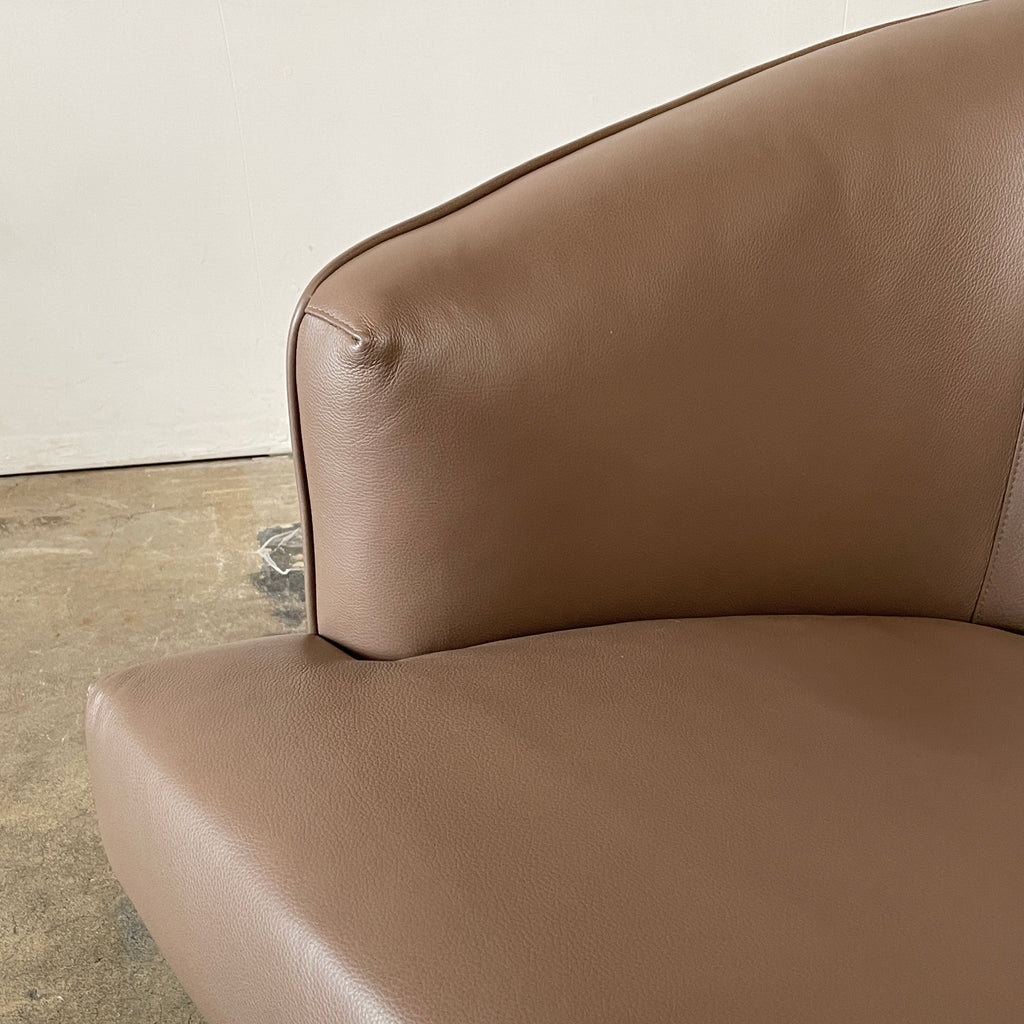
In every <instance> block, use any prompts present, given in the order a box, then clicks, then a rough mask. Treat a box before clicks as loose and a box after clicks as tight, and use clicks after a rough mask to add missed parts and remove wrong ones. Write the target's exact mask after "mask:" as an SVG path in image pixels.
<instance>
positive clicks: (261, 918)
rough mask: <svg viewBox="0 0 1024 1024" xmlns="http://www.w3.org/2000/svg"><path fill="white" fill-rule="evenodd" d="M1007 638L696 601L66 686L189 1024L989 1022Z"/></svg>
mask: <svg viewBox="0 0 1024 1024" xmlns="http://www.w3.org/2000/svg"><path fill="white" fill-rule="evenodd" d="M1022 682H1024V637H1020V636H1016V635H1014V634H1011V633H1008V632H1003V631H999V630H993V629H989V628H986V627H983V626H977V625H969V624H962V623H955V622H949V621H935V620H920V619H899V618H893V619H870V618H828V617H818V618H814V617H808V618H804V617H777V618H774V617H762V618H757V617H754V618H721V619H711V620H691V621H663V622H654V623H634V624H627V625H617V626H608V627H600V628H597V629H589V630H580V631H575V632H570V633H564V634H556V635H548V636H543V637H536V638H527V639H517V640H509V641H503V642H499V643H496V644H491V645H487V646H483V647H478V648H473V649H469V650H463V651H457V652H452V653H442V654H433V655H426V656H423V657H419V658H414V659H410V660H406V661H402V662H390V663H389V662H377V663H374V662H362V661H354V660H351V659H349V658H348V657H346V656H345V655H344V654H341V653H339V652H338V651H337V650H336V649H334V648H332V647H331V646H330V645H329V644H328V643H326V642H325V641H323V640H321V639H318V638H315V637H301V638H300V637H282V638H275V639H270V640H260V641H255V642H252V643H249V644H243V645H236V646H233V647H228V648H223V649H220V650H216V651H210V652H208V653H205V654H198V655H193V656H188V657H182V658H178V659H175V660H173V661H168V662H164V663H161V664H158V665H154V666H149V667H144V668H139V669H134V670H131V671H129V672H126V673H124V674H122V675H120V676H118V677H116V678H114V679H112V680H107V681H106V682H104V683H103V684H101V685H100V687H99V688H98V689H96V690H95V692H94V693H93V694H92V699H91V704H90V710H89V716H88V728H89V749H90V756H91V759H92V765H93V771H94V777H95V792H96V803H97V808H98V810H99V814H100V820H101V824H102V828H103V835H104V840H105V842H106V845H107V849H108V851H109V854H110V858H111V861H112V863H113V865H114V867H115V869H116V871H117V873H118V875H119V877H120V878H121V879H122V881H123V882H124V884H125V887H126V888H127V891H128V893H129V894H130V896H131V897H132V899H133V900H134V901H135V902H136V904H137V905H138V908H139V910H140V912H141V914H142V917H143V919H144V920H146V921H147V923H149V924H150V925H151V927H152V929H153V931H154V934H155V937H156V939H157V941H158V943H159V944H160V946H161V948H162V949H163V950H164V951H165V953H166V954H167V956H168V958H169V960H170V962H171V964H172V966H173V967H174V968H175V970H176V971H177V972H178V974H179V976H180V977H181V979H182V981H183V982H184V983H185V985H186V987H187V988H188V990H189V991H190V992H191V993H192V994H193V996H194V997H195V999H196V1000H197V1002H198V1005H199V1007H200V1009H201V1010H202V1012H203V1013H204V1014H205V1015H207V1016H208V1019H209V1020H210V1021H211V1022H215V1024H235V1022H237V1024H243V1022H244V1024H260V1022H266V1024H289V1022H296V1024H298V1022H301V1024H316V1022H328V1021H329V1022H332V1024H335V1022H357V1021H358V1022H370V1021H372V1022H375V1024H382V1022H389V1024H405V1022H413V1021H415V1022H417V1024H479V1022H481V1021H495V1022H498V1021H501V1022H523V1024H527V1022H528V1024H548V1022H550V1024H565V1022H567V1021H580V1022H584V1021H586V1022H598V1021H600V1022H608V1024H621V1022H623V1021H629V1022H636V1024H641V1022H650V1024H663V1022H665V1021H702V1022H708V1024H713V1022H722V1024H741V1022H750V1024H755V1022H756V1024H770V1022H779V1024H801V1022H807V1024H812V1022H813V1024H820V1022H822V1021H829V1022H836V1024H859V1022H864V1024H878V1022H880V1021H900V1022H901V1024H912V1022H920V1024H942V1022H951V1024H952V1022H956V1024H964V1022H966V1021H984V1022H986V1024H1001V1022H1011V1021H1012V1022H1014V1024H1016V1022H1019V1021H1020V1020H1021V1019H1024V975H1022V972H1021V970H1020V956H1021V950H1022V948H1024V873H1022V871H1021V863H1022V858H1024V744H1022V743H1021V736H1022V735H1024V686H1022Z"/></svg>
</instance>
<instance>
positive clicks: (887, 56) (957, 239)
mask: <svg viewBox="0 0 1024 1024" xmlns="http://www.w3.org/2000/svg"><path fill="white" fill-rule="evenodd" d="M1022 52H1024V5H1022V4H1020V3H1010V2H999V0H992V2H989V3H983V4H978V5H975V6H972V7H969V8H962V9H958V10H954V11H950V12H943V13H941V14H936V15H932V16H929V17H925V18H921V19H917V20H914V21H912V22H909V23H904V24H899V25H896V26H892V27H889V28H885V29H882V30H879V31H875V32H870V33H868V34H866V35H862V36H859V37H857V38H854V39H850V40H847V41H845V42H840V43H837V44H834V45H831V46H827V47H825V48H823V49H819V50H816V51H814V52H812V53H809V54H806V55H804V56H801V57H799V58H796V59H794V60H791V61H788V62H785V63H782V64H780V65H778V66H775V67H772V68H770V69H768V70H765V71H762V72H760V73H758V74H756V75H753V76H752V77H749V78H745V79H743V80H740V81H737V82H734V83H733V84H730V85H728V86H727V87H725V88H722V89H719V90H717V91H715V92H712V93H710V94H707V95H704V96H702V97H701V98H698V99H695V100H693V101H691V102H689V103H686V104H684V105H682V106H679V107H676V108H675V109H672V110H668V111H665V112H663V113H661V114H659V115H657V116H655V117H653V118H651V119H649V120H646V121H644V122H642V123H640V124H637V125H635V126H633V127H630V128H627V129H625V130H623V131H621V132H618V133H616V134H614V135H611V136H609V137H607V138H605V139H603V140H601V141H598V142H595V143H593V144H591V145H589V146H586V147H585V148H583V149H581V150H579V151H577V152H574V153H571V154H569V155H566V156H563V157H562V158H560V159H558V160H557V161H555V162H553V163H550V164H548V165H546V166H543V167H540V168H538V169H536V170H533V171H532V172H530V173H528V174H526V175H525V176H523V177H520V178H519V179H517V180H515V181H512V182H510V183H508V184H506V185H505V186H504V187H501V188H499V189H498V190H497V191H494V192H493V193H491V194H490V195H487V196H485V197H483V198H480V199H478V200H476V201H475V202H473V203H472V204H471V205H469V206H467V207H465V208H464V209H461V210H458V211H456V212H453V213H450V214H448V215H447V216H444V217H442V218H441V219H439V220H437V221H435V222H433V223H430V224H427V225H425V226H422V227H419V228H416V229H415V230H411V231H408V232H407V233H404V234H401V235H399V236H398V237H394V238H392V239H390V240H388V241H384V242H382V243H381V244H378V245H376V246H374V247H373V248H371V249H369V250H368V251H366V252H364V253H363V254H362V255H359V256H357V257H355V258H354V259H352V260H350V261H349V262H347V263H346V264H344V265H343V266H341V267H340V268H338V269H337V270H336V271H335V272H334V273H333V274H331V275H330V276H329V277H328V278H327V279H326V280H325V281H324V282H323V283H321V284H320V286H319V287H318V288H317V289H316V291H315V293H314V295H313V297H312V299H311V300H310V302H309V305H308V307H307V312H306V316H305V318H304V319H303V320H302V323H301V327H300V330H299V339H298V344H297V352H296V368H295V379H296V384H297V389H298V408H299V412H300V415H301V419H302V434H303V437H304V439H305V453H304V459H305V470H306V475H307V477H308V489H309V500H310V505H311V520H312V537H313V541H314V546H315V565H316V602H317V616H316V624H317V628H318V630H319V631H320V632H321V633H322V634H323V635H325V636H328V637H329V638H331V639H333V640H336V641H338V642H339V643H342V644H343V645H345V646H346V647H348V648H349V649H351V650H354V651H357V652H359V653H362V654H365V655H368V656H372V657H386V658H391V657H401V656H406V655H409V654H414V653H418V652H422V651H426V650H434V649H443V648H450V647H459V646H464V645H468V644H472V643H476V642H480V641H485V640H488V639H493V638H498V637H503V636H509V635H516V634H528V633H535V632H541V631H544V630H548V629H556V628H560V627H568V626H576V625H587V624H596V623H601V622H611V621H620V620H632V619H647V618H659V617H664V616H673V615H684V616H685V615H717V614H729V613H759V612H830V613H846V612H851V613H872V614H922V615H930V616H937V617H948V618H953V619H962V620H969V619H970V618H971V616H972V615H973V613H974V610H975V606H976V604H977V602H978V598H979V595H980V592H981V588H982V584H983V580H984V578H985V573H986V566H987V565H988V562H989V557H990V553H991V552H992V548H993V538H994V537H995V534H996V532H997V526H998V521H999V516H1000V509H1001V506H1002V501H1003V496H1004V492H1005V489H1006V484H1007V479H1008V476H1009V473H1010V468H1011V463H1012V460H1013V453H1014V445H1015V440H1016V434H1017V428H1018V425H1019V424H1020V421H1021V406H1022V395H1024V273H1022V260H1021V252H1022V245H1024V207H1022V205H1021V203H1020V201H1019V196H1020V193H1021V189H1022V187H1024V162H1022V157H1021V154H1022V152H1024V145H1022V142H1024V133H1022V128H1021V126H1022V125H1024V75H1022V74H1021V70H1020V69H1021V64H1020V54H1021V53H1022ZM1015 625H1016V626H1018V627H1020V626H1024V623H1015Z"/></svg>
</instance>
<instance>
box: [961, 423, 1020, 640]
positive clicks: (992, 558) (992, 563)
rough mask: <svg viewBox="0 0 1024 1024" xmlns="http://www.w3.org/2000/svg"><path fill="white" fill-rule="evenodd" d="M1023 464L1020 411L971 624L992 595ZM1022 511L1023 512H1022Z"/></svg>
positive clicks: (976, 619)
mask: <svg viewBox="0 0 1024 1024" xmlns="http://www.w3.org/2000/svg"><path fill="white" fill-rule="evenodd" d="M1022 463H1024V409H1022V411H1021V421H1020V427H1019V428H1018V429H1017V447H1016V450H1015V452H1014V457H1013V464H1012V466H1011V468H1010V472H1009V474H1008V475H1007V480H1006V486H1005V488H1004V489H1003V501H1002V505H1001V506H1000V510H999V522H998V524H997V526H996V533H995V538H994V540H993V543H992V547H991V549H990V551H989V556H988V565H987V566H986V567H985V576H984V579H983V580H982V583H981V589H980V590H979V591H978V600H977V601H975V602H974V611H973V612H972V613H971V622H977V621H978V617H979V616H980V615H981V614H982V613H983V610H984V607H985V602H986V601H988V599H989V597H990V595H991V593H992V580H993V579H994V577H995V568H996V566H997V565H998V564H999V549H1000V548H1001V547H1002V545H1003V541H1004V540H1005V539H1006V530H1007V526H1008V525H1009V522H1010V510H1011V509H1012V508H1013V506H1014V500H1013V499H1014V497H1015V495H1016V493H1017V481H1018V478H1019V476H1020V467H1021V464H1022ZM1022 511H1024V510H1022Z"/></svg>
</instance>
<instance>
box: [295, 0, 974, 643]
mask: <svg viewBox="0 0 1024 1024" xmlns="http://www.w3.org/2000/svg"><path fill="white" fill-rule="evenodd" d="M975 2H982V3H984V2H985V0H975ZM973 6H974V3H968V4H963V5H960V6H956V7H947V8H944V9H943V10H940V11H929V12H927V13H925V14H916V15H913V16H911V17H909V18H897V19H896V20H895V21H890V22H885V23H883V24H881V25H872V26H870V27H868V28H863V29H858V30H856V31H854V32H847V33H845V34H844V35H841V36H835V37H833V38H831V39H825V40H822V41H821V42H818V43H814V44H812V45H811V46H806V47H804V48H803V49H802V50H797V51H796V52H795V53H790V54H785V55H784V56H782V57H778V58H776V59H775V60H772V61H768V62H766V63H764V64H759V65H757V66H756V67H753V68H749V69H747V70H746V71H740V72H738V73H737V74H734V75H730V76H729V77H728V78H723V79H721V80H720V81H718V82H714V83H712V84H711V85H707V86H704V87H703V88H701V89H697V90H696V91H694V92H690V93H686V94H685V95H684V96H680V97H679V98H678V99H674V100H669V101H668V102H667V103H663V104H661V105H660V106H657V107H652V108H651V109H650V110H647V111H644V112H643V113H640V114H635V115H634V116H632V117H629V118H626V119H625V120H622V121H617V122H615V123H614V124H611V125H608V126H607V127H605V128H599V129H598V130H597V131H595V132H591V133H590V134H589V135H584V136H582V137H581V138H579V139H576V140H575V141H573V142H569V143H566V144H565V145H563V146H559V147H558V148H557V149H552V150H549V151H548V152H547V153H543V154H541V155H540V156H536V157H533V158H532V159H530V160H527V161H526V162H525V163H522V164H519V165H518V166H517V167H514V168H512V169H511V170H509V171H505V172H504V173H502V174H499V175H497V176H496V177H494V178H490V179H488V180H487V181H485V182H483V183H482V184H480V185H477V186H476V187H475V188H472V189H470V190H469V191H467V192H463V193H462V194H461V195H458V196H456V197H455V198H454V199H449V200H447V201H446V202H444V203H441V204H440V205H438V206H435V207H433V208H432V209H430V210H427V211H425V212H424V213H421V214H417V215H416V216H414V217H410V218H408V219H406V220H404V221H399V223H397V224H394V225H392V226H391V227H389V228H385V229H384V230H383V231H379V232H377V233H376V234H374V235H371V236H370V237H369V238H367V239H364V240H363V241H362V242H358V243H357V244H356V245H354V246H352V247H351V248H349V249H346V250H345V251H344V252H343V253H341V254H340V255H338V256H336V257H335V258H334V259H333V260H331V261H330V263H328V264H326V265H325V266H324V267H322V268H321V269H320V271H319V272H318V273H317V274H316V275H315V276H314V277H313V279H312V280H311V281H310V282H309V284H308V285H307V286H306V288H305V290H304V291H303V293H302V295H301V296H300V297H299V301H298V303H297V304H296V306H295V312H294V313H293V314H292V319H291V324H290V326H289V329H288V352H287V356H286V358H287V374H288V412H289V420H290V422H291V433H292V459H293V462H294V465H295V482H296V486H297V489H298V492H299V511H300V518H301V520H302V546H303V559H304V569H305V589H306V630H307V632H309V633H312V634H315V635H319V633H320V629H319V621H318V618H317V606H316V553H315V543H314V538H313V514H312V509H311V506H310V498H309V480H308V478H307V475H306V466H305V462H304V460H303V458H302V424H301V422H300V410H299V398H298V389H297V386H296V354H297V348H298V337H299V327H300V325H301V323H302V318H303V317H304V316H305V313H306V308H307V306H308V305H309V302H310V299H311V298H312V297H313V293H314V292H315V291H316V289H317V288H319V287H320V285H321V284H322V283H323V282H324V281H325V280H327V278H328V277H330V276H331V274H333V273H334V272H335V271H336V270H338V269H340V268H341V267H343V266H344V265H345V264H346V263H348V262H350V261H351V260H353V259H355V258H356V257H357V256H361V255H362V254H363V253H364V252H367V251H368V250H370V249H373V248H375V247H376V246H378V245H380V244H381V243H382V242H387V241H390V240H391V239H392V238H397V237H398V236H399V235H404V234H408V233H409V232H410V231H414V230H415V229H416V228H421V227H425V226H426V225H427V224H432V223H433V222H434V221H437V220H440V219H441V218H442V217H446V216H447V215H448V214H450V213H455V212H456V211H458V210H463V209H465V208H466V207H467V206H470V205H472V204H473V203H475V202H476V201H477V200H478V199H484V198H486V197H487V196H489V195H491V194H493V193H494V192H497V191H498V190H499V189H501V188H504V187H505V186H506V185H510V184H511V183H512V182H514V181H517V180H518V179H519V178H523V177H525V176H526V175H527V174H530V173H531V172H532V171H535V170H539V169H540V168H541V167H546V166H548V165H549V164H553V163H555V162H556V161H557V160H559V159H561V158H562V157H564V156H569V155H570V154H572V153H576V152H578V151H580V150H582V149H585V148H586V147H587V146H590V145H593V144H594V143H595V142H600V141H602V140H603V139H607V138H610V137H611V136H612V135H617V134H618V133H619V132H622V131H625V130H626V129H627V128H632V127H634V125H638V124H642V123H643V122H645V121H649V120H651V119H652V118H655V117H657V116H658V115H659V114H664V113H667V112H668V111H670V110H675V109H677V108H678V107H682V106H685V105H686V104H687V103H690V102H692V101H693V100H697V99H701V98H702V97H704V96H709V95H711V94H712V93H715V92H718V91H719V90H720V89H724V88H725V87H726V86H729V85H733V84H735V83H737V82H742V81H744V80H746V79H748V78H753V77H754V76H755V75H758V74H760V73H761V72H763V71H770V70H771V69H772V68H775V67H779V66H780V65H782V64H788V63H789V62H790V61H792V60H797V59H798V58H800V57H804V56H806V55H808V54H811V53H815V52H817V51H818V50H824V49H827V48H828V47H830V46H836V45H838V44H840V43H844V42H847V41H848V40H850V39H856V38H857V37H859V36H864V35H869V34H871V33H872V32H877V31H879V30H880V29H884V28H890V27H892V26H895V25H903V24H907V23H909V22H912V21H919V20H921V19H922V18H931V17H935V16H936V15H940V14H949V13H951V12H953V11H956V10H961V9H963V7H973Z"/></svg>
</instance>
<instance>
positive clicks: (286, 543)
mask: <svg viewBox="0 0 1024 1024" xmlns="http://www.w3.org/2000/svg"><path fill="white" fill-rule="evenodd" d="M297 519H298V508H297V500H296V496H295V488H294V483H293V479H292V466H291V460H290V459H288V458H286V457H284V458H282V457H278V458H265V459H239V460H232V461H223V462H206V463H193V464H189V465H175V466H156V467H142V468H132V469H113V470H98V471H92V472H82V473H58V474H48V475H40V476H25V477H6V478H0V583H2V586H0V1020H3V1021H31V1022H36V1021H62V1022H67V1024H72V1022H79V1021H83V1022H84V1021H88V1022H90V1024H96V1022H108V1021H126V1022H132V1024H134V1022H138V1024H142V1022H145V1024H154V1022H160V1024H184V1022H193V1024H197V1022H199V1021H200V1020H201V1018H200V1016H199V1014H198V1012H197V1011H196V1010H195V1008H194V1007H193V1006H192V1004H191V1003H190V1002H189V1000H188V997H187V996H186V995H185V994H184V992H183V991H182V990H181V987H180V986H179V985H178V983H177V981H176V980H175V978H174V976H173V974H172V973H171V972H170V970H169V969H168V967H167V965H166V964H165V963H164V961H163V960H162V958H161V957H160V954H159V952H158V951H157V949H156V947H155V945H154V944H153V940H152V939H151V938H150V936H149V934H148V932H147V931H146V929H145V926H144V925H143V924H142V922H141V921H140V920H139V918H138V916H137V914H136V913H135V911H134V908H133V907H132V905H131V902H130V901H129V900H128V899H127V897H126V896H125V895H124V893H123V892H122V891H121V889H120V887H119V886H118V884H117V882H116V881H115V879H114V878H113V876H112V874H111V872H110V868H109V867H108V866H107V861H106V858H105V856H104V854H103V850H102V848H101V846H100V841H99V836H98V833H97V829H96V821H95V815H94V811H93V806H92V798H91V796H90V791H89V778H88V772H87V769H86V763H85V748H84V742H83V735H82V720H83V710H84V703H85V693H86V689H87V687H88V686H89V684H90V683H91V682H92V681H93V680H94V679H95V678H97V677H98V676H100V675H105V674H107V673H109V672H113V671H116V670H117V669H119V668H122V667H124V666H127V665H130V664H133V663H138V662H141V661H149V660H153V659H154V658H159V657H161V656H163V655H168V654H174V653H177V652H180V651H186V650H192V649H195V648H201V647H207V646H211V645H213V644H219V643H228V642H231V641H234V640H241V639H246V638H249V637H256V636H264V635H269V634H273V633H284V632H290V631H293V630H297V629H300V628H302V625H303V619H304V612H303V607H302V572H301V564H302V563H301V553H300V550H301V549H300V538H299V534H298V529H297V527H296V525H295V524H296V521H297ZM271 563H273V564H271ZM289 568H290V569H292V570H294V571H292V572H285V573H284V574H282V572H281V571H279V570H285V569H289Z"/></svg>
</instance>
